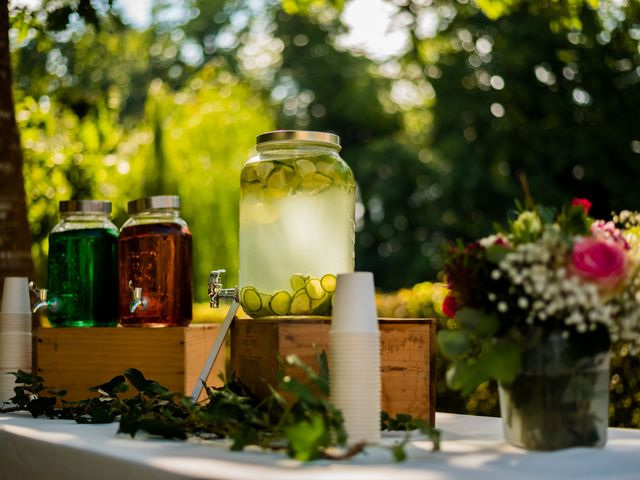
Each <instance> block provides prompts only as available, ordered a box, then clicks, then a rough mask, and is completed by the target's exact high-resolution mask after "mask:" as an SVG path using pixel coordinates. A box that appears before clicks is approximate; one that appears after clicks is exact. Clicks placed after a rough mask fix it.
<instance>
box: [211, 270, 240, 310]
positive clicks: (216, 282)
mask: <svg viewBox="0 0 640 480" xmlns="http://www.w3.org/2000/svg"><path fill="white" fill-rule="evenodd" d="M225 272H226V270H224V269H221V270H213V271H212V272H211V273H210V274H209V282H208V284H209V306H210V307H211V308H218V307H219V306H220V299H221V298H223V299H229V300H233V301H236V302H238V301H239V300H238V287H233V288H222V281H221V280H220V277H221V276H222V274H223V273H225Z"/></svg>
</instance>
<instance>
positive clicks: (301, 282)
mask: <svg viewBox="0 0 640 480" xmlns="http://www.w3.org/2000/svg"><path fill="white" fill-rule="evenodd" d="M308 278H309V276H308V275H302V274H301V273H294V274H293V275H291V278H289V282H290V283H291V288H292V289H293V291H294V292H297V291H298V290H302V289H303V288H304V287H305V285H306V284H307V280H308Z"/></svg>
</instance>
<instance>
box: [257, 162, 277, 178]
mask: <svg viewBox="0 0 640 480" xmlns="http://www.w3.org/2000/svg"><path fill="white" fill-rule="evenodd" d="M255 170H256V175H257V176H258V179H259V180H260V181H261V182H265V181H266V180H267V178H268V177H269V174H270V173H271V170H273V162H258V163H257V164H256V167H255Z"/></svg>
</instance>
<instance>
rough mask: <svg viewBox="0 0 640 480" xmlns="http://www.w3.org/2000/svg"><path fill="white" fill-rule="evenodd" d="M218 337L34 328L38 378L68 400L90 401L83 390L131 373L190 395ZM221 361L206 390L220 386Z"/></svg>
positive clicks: (188, 330) (203, 330)
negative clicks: (63, 392)
mask: <svg viewBox="0 0 640 480" xmlns="http://www.w3.org/2000/svg"><path fill="white" fill-rule="evenodd" d="M219 331H220V326H219V325H192V326H190V327H171V328H104V327H97V328H38V329H37V330H36V332H35V337H36V339H37V340H36V344H37V354H38V375H40V376H41V377H43V378H44V379H45V382H46V385H48V386H50V387H54V388H64V389H66V390H67V391H68V394H67V396H66V397H65V398H66V399H68V400H80V399H83V398H90V397H91V396H92V395H93V393H92V392H89V391H88V388H90V387H92V386H94V385H99V384H101V383H104V382H106V381H108V380H110V379H111V378H113V377H114V376H116V375H121V374H122V373H123V372H124V371H125V370H126V369H127V368H131V367H133V368H137V369H138V370H140V371H142V373H144V375H145V377H147V378H149V379H152V380H156V381H157V382H160V383H161V384H163V385H164V386H166V387H167V388H169V389H170V390H173V391H181V392H185V393H186V394H187V395H191V391H192V389H193V387H194V385H195V382H196V380H197V378H198V375H199V374H200V370H201V369H202V367H203V366H204V364H205V361H206V359H207V356H208V355H209V350H210V349H211V346H212V345H213V342H214V341H215V339H216V336H217V335H218V332H219ZM224 357H225V356H224V354H223V353H221V354H220V355H219V356H218V358H217V359H216V363H215V365H214V368H213V370H212V372H211V375H210V376H209V378H208V380H207V384H208V385H211V386H219V385H221V383H222V382H221V381H220V379H219V378H218V375H219V374H220V373H223V372H224V367H225V358H224ZM131 394H133V392H131Z"/></svg>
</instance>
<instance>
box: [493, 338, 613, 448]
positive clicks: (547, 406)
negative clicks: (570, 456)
mask: <svg viewBox="0 0 640 480" xmlns="http://www.w3.org/2000/svg"><path fill="white" fill-rule="evenodd" d="M574 340H575V339H574ZM575 352H576V349H574V348H572V345H571V342H570V340H569V339H567V338H564V337H563V336H562V335H560V334H552V335H549V336H548V337H547V338H546V339H545V340H543V341H542V342H541V343H540V344H539V345H538V346H537V347H535V348H532V349H529V350H526V351H525V352H524V354H523V357H522V370H521V372H520V373H519V374H518V376H517V377H516V379H515V380H514V381H513V382H512V383H511V384H504V383H500V384H499V395H500V413H501V416H502V423H503V429H504V436H505V439H506V441H507V442H508V443H510V444H511V445H515V446H517V447H521V448H526V449H529V450H559V449H562V448H570V447H603V446H604V444H605V443H606V441H607V426H608V415H609V362H610V354H609V352H598V353H595V354H593V355H584V354H580V355H579V356H578V355H576V353H575Z"/></svg>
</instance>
